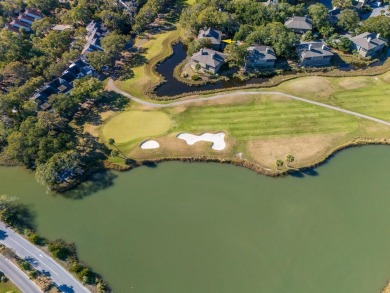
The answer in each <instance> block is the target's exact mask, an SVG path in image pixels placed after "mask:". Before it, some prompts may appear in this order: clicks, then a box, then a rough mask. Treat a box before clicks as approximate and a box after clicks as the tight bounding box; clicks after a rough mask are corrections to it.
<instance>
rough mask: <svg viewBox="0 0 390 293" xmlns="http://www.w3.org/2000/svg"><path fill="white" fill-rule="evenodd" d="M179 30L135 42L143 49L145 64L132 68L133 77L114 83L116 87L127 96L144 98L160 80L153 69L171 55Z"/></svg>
mask: <svg viewBox="0 0 390 293" xmlns="http://www.w3.org/2000/svg"><path fill="white" fill-rule="evenodd" d="M180 33H181V31H180V29H177V30H173V31H168V32H165V33H162V34H158V35H153V36H151V37H150V38H149V39H140V38H138V39H137V40H136V43H135V46H140V47H142V48H143V49H144V51H145V52H144V53H143V54H142V55H143V57H145V59H146V60H147V63H146V64H144V65H141V66H138V67H136V68H134V77H133V78H131V79H128V80H124V81H116V85H117V86H118V87H119V88H120V89H122V90H124V91H126V92H128V93H129V94H131V95H133V96H136V97H139V98H146V94H145V93H146V92H147V91H148V90H149V89H152V88H154V86H155V85H156V84H158V83H159V82H160V81H161V80H162V78H161V77H160V76H159V75H158V74H157V73H156V72H155V70H154V68H155V66H156V65H157V63H158V62H160V61H161V60H164V59H165V58H167V57H168V56H169V55H171V54H172V46H171V45H172V43H173V42H174V41H176V40H177V39H178V37H179V36H180Z"/></svg>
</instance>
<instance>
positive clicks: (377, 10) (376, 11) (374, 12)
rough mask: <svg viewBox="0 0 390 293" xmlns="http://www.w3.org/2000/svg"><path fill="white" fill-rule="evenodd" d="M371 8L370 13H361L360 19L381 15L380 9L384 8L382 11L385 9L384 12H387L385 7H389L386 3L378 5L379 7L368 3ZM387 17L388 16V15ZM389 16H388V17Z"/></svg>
mask: <svg viewBox="0 0 390 293" xmlns="http://www.w3.org/2000/svg"><path fill="white" fill-rule="evenodd" d="M370 6H371V7H372V8H373V10H372V11H371V12H370V13H366V14H362V15H361V16H360V18H361V19H362V20H366V19H368V18H370V17H375V16H379V15H381V11H382V10H384V11H386V12H385V13H389V11H388V10H387V8H388V7H389V5H388V4H387V5H382V6H380V7H376V6H374V5H372V4H371V5H370ZM388 17H389V16H388ZM389 18H390V17H389Z"/></svg>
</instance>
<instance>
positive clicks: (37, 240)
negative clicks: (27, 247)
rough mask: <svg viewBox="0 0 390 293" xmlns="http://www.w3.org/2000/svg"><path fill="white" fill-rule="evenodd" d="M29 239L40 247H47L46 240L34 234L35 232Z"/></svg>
mask: <svg viewBox="0 0 390 293" xmlns="http://www.w3.org/2000/svg"><path fill="white" fill-rule="evenodd" d="M28 239H29V240H30V241H31V242H32V243H34V244H37V245H40V246H43V245H45V242H46V241H45V239H44V238H43V237H41V236H39V235H38V234H36V233H34V232H31V233H30V234H29V235H28Z"/></svg>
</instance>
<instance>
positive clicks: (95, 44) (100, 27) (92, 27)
mask: <svg viewBox="0 0 390 293" xmlns="http://www.w3.org/2000/svg"><path fill="white" fill-rule="evenodd" d="M86 30H87V35H86V36H85V39H86V41H87V43H86V45H85V46H84V49H83V51H82V52H81V54H82V55H86V54H87V53H88V52H93V51H103V48H102V47H101V43H100V42H101V40H102V38H104V37H105V36H106V35H107V34H108V32H109V31H108V29H107V27H106V26H105V25H104V24H101V23H97V22H95V21H92V22H90V23H89V24H88V25H87V27H86Z"/></svg>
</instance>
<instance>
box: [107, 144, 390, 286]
mask: <svg viewBox="0 0 390 293" xmlns="http://www.w3.org/2000/svg"><path fill="white" fill-rule="evenodd" d="M369 145H390V138H378V139H374V138H363V137H357V138H355V139H353V140H351V141H350V142H349V143H345V144H343V145H340V146H338V147H335V148H334V149H332V150H331V151H329V152H328V153H326V154H325V155H324V156H322V157H321V158H319V159H318V160H315V161H314V162H313V163H310V164H309V165H307V166H304V167H299V168H292V167H290V168H288V169H285V170H277V169H269V168H265V167H263V166H261V165H260V164H257V163H253V162H251V161H249V160H246V159H241V160H240V159H221V158H213V157H207V156H203V157H202V156H201V157H190V156H189V157H164V158H155V159H150V160H142V161H136V162H133V163H132V164H129V165H126V166H125V165H119V164H116V163H112V162H109V161H105V162H104V167H105V169H107V170H115V171H120V172H123V171H130V170H133V169H135V168H137V167H142V166H148V165H156V164H159V163H163V162H183V163H193V162H197V163H219V164H229V165H233V166H237V167H244V168H246V169H249V170H251V171H254V172H256V173H257V174H261V175H265V176H269V177H284V176H286V175H289V174H292V173H296V172H304V171H306V170H310V169H313V168H317V167H320V166H321V165H324V164H326V163H327V162H328V161H329V160H330V159H331V158H333V157H334V156H335V155H336V154H337V153H338V152H341V151H343V150H347V149H349V148H354V147H361V146H369ZM389 286H390V285H389Z"/></svg>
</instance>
